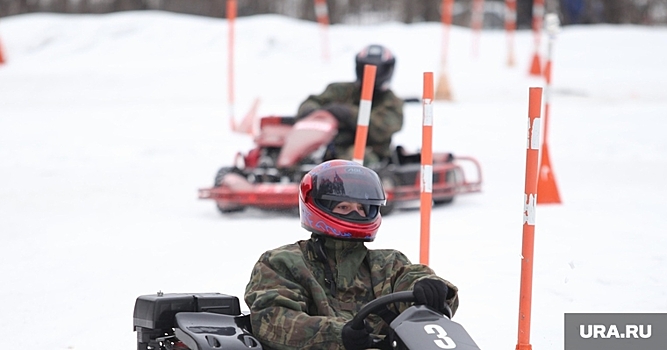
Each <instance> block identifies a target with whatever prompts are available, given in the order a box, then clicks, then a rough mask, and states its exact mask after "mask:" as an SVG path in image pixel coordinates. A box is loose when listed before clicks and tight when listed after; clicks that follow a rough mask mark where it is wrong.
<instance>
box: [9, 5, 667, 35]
mask: <svg viewBox="0 0 667 350" xmlns="http://www.w3.org/2000/svg"><path fill="white" fill-rule="evenodd" d="M473 1H474V0H455V1H454V14H453V19H452V21H453V23H454V24H455V25H460V26H469V24H470V14H471V9H472V3H473ZM533 1H534V0H516V4H517V27H518V28H519V29H521V28H530V26H531V19H532V9H533ZM227 2H228V0H0V17H6V16H12V15H18V14H24V13H35V12H52V13H96V14H100V13H112V12H119V11H138V10H158V11H169V12H176V13H185V14H192V15H200V16H208V17H218V18H226V17H227ZM236 2H237V15H238V16H239V17H243V16H252V15H259V14H279V15H284V16H289V17H293V18H298V19H302V20H307V21H316V16H315V7H314V2H315V1H314V0H236ZM544 2H545V7H546V11H547V12H548V13H553V12H555V13H558V14H559V17H560V19H561V23H562V24H563V25H569V24H596V23H614V24H621V23H624V24H642V25H667V0H544ZM484 3H485V16H484V27H486V28H503V23H504V19H503V17H504V8H505V1H504V0H485V1H484ZM326 4H327V9H328V13H329V21H330V23H331V24H339V23H346V24H370V23H377V22H386V21H397V22H403V23H415V22H438V21H440V13H441V7H442V0H326Z"/></svg>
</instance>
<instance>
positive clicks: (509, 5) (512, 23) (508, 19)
mask: <svg viewBox="0 0 667 350" xmlns="http://www.w3.org/2000/svg"><path fill="white" fill-rule="evenodd" d="M515 30H516V0H505V32H506V33H507V65H508V66H509V67H513V66H514V31H515Z"/></svg>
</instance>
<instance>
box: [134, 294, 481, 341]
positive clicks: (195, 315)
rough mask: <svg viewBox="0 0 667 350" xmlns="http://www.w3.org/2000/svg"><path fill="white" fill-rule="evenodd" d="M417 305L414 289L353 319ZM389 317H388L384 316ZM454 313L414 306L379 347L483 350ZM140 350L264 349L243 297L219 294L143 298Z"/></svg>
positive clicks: (358, 323) (356, 324)
mask: <svg viewBox="0 0 667 350" xmlns="http://www.w3.org/2000/svg"><path fill="white" fill-rule="evenodd" d="M413 301H414V296H413V293H412V291H405V292H397V293H393V294H387V295H384V296H381V297H379V298H377V299H375V300H373V301H371V302H369V303H368V304H366V305H365V306H364V307H363V308H362V309H361V310H360V311H359V312H358V313H357V314H356V315H355V316H354V318H353V319H352V321H351V322H352V327H353V328H357V329H362V328H363V327H364V320H365V319H366V317H368V316H369V315H370V314H376V315H387V314H388V313H386V312H382V311H383V310H387V307H388V306H389V305H390V304H393V303H399V302H403V303H409V302H413ZM384 317H386V316H384ZM450 318H451V311H450V310H448V309H447V308H445V313H441V312H438V311H435V310H433V309H431V308H429V307H427V306H424V305H412V306H409V307H408V308H407V309H405V310H404V311H403V312H401V313H400V314H398V316H396V317H394V318H393V319H390V320H386V319H385V321H389V322H388V323H389V328H390V329H391V331H390V334H385V335H384V337H385V339H386V341H383V342H382V345H380V343H378V346H379V347H380V348H382V349H395V350H417V349H419V350H440V349H458V350H479V347H478V346H477V344H476V343H475V341H474V340H473V339H472V338H471V336H470V335H469V334H468V332H467V331H466V330H465V329H464V328H463V326H461V325H460V324H458V323H456V322H454V321H452V320H451V319H450ZM134 330H135V331H136V332H137V350H236V349H238V350H242V349H258V350H259V349H263V347H262V344H261V343H260V342H259V341H258V340H257V339H256V338H255V337H254V336H253V335H252V329H251V326H250V317H249V314H247V313H242V312H241V310H240V305H239V299H238V298H237V297H234V296H230V295H225V294H219V293H204V294H182V293H172V294H162V293H158V294H152V295H142V296H140V297H138V298H137V300H136V303H135V306H134Z"/></svg>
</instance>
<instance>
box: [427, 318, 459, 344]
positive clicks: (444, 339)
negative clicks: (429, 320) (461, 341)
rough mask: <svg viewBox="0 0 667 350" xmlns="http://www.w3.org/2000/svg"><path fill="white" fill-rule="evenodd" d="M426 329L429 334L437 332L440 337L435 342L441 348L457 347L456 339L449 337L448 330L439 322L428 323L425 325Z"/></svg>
mask: <svg viewBox="0 0 667 350" xmlns="http://www.w3.org/2000/svg"><path fill="white" fill-rule="evenodd" d="M424 330H425V331H426V333H428V334H434V333H437V336H438V338H440V339H436V340H434V341H433V342H434V343H435V345H437V346H438V347H439V348H441V349H454V348H456V344H455V343H454V340H452V338H450V337H448V336H447V332H446V331H445V330H444V329H442V327H440V326H439V325H437V324H427V325H426V326H424Z"/></svg>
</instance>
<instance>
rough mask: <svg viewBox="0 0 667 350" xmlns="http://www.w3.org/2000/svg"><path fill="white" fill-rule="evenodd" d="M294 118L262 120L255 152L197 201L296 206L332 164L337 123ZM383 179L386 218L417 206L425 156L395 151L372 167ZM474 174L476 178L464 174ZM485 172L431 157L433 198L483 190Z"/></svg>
mask: <svg viewBox="0 0 667 350" xmlns="http://www.w3.org/2000/svg"><path fill="white" fill-rule="evenodd" d="M320 112H321V113H313V114H311V115H309V116H308V117H306V118H303V119H299V120H297V119H296V118H294V117H285V116H266V117H263V118H261V119H260V123H259V132H258V133H257V136H255V138H254V142H255V144H256V146H255V148H253V149H252V150H250V151H249V152H247V153H246V154H242V153H237V154H236V158H235V160H234V163H233V164H234V165H231V166H224V167H222V168H220V169H219V170H218V172H217V174H216V176H215V179H214V181H213V187H208V188H200V189H199V194H198V196H199V199H211V200H214V201H215V203H216V206H217V208H218V210H219V211H220V213H223V214H227V213H232V212H238V211H243V210H244V209H245V208H247V207H256V208H261V209H268V210H271V209H275V210H288V211H289V210H295V211H296V209H297V208H298V203H299V201H298V193H299V192H298V186H299V182H300V181H301V178H302V177H303V175H305V174H306V173H307V172H308V171H310V170H311V169H312V168H314V167H315V166H317V165H318V164H320V163H322V162H323V161H326V160H329V159H330V158H329V157H330V154H331V153H330V151H331V149H330V148H331V142H332V140H333V139H334V137H335V136H336V133H337V130H338V129H337V127H338V121H337V120H336V118H335V117H334V116H333V115H331V114H330V113H328V112H325V111H320ZM369 167H370V168H372V169H373V170H375V171H376V172H377V173H378V175H379V176H380V178H381V180H382V183H383V187H384V190H385V192H386V196H387V205H386V206H384V207H381V213H382V214H383V215H387V214H389V213H390V212H391V211H393V210H394V209H395V208H401V207H409V206H414V204H415V202H418V201H419V198H420V191H421V187H420V186H421V176H420V172H421V155H420V154H419V153H408V152H406V151H405V149H404V148H403V147H402V146H397V147H395V149H394V151H393V153H392V156H391V157H390V158H389V159H385V160H383V161H382V162H380V163H378V164H371V165H369ZM464 169H468V171H470V170H472V171H473V172H475V175H474V176H473V177H472V180H469V178H468V177H467V176H466V172H465V170H464ZM481 183H482V174H481V168H480V165H479V163H478V162H477V160H475V159H474V158H472V157H467V156H455V155H453V154H451V153H434V154H433V183H432V199H433V203H434V204H435V205H439V204H445V203H450V202H452V201H453V200H454V198H455V196H456V195H459V194H463V193H472V192H479V191H481Z"/></svg>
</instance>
